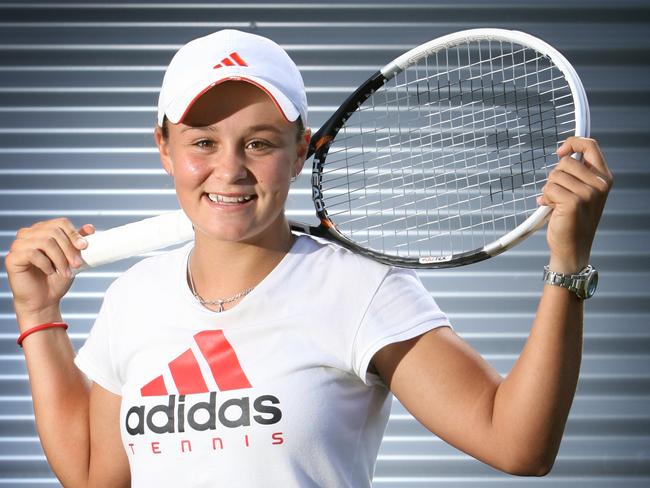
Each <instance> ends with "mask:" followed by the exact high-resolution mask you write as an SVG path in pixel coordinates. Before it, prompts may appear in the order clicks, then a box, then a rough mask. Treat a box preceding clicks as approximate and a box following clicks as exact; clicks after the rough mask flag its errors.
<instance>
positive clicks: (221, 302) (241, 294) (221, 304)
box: [187, 254, 255, 312]
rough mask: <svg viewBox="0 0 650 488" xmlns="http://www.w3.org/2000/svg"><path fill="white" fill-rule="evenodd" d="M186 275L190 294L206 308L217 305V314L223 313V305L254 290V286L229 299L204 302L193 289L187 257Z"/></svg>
mask: <svg viewBox="0 0 650 488" xmlns="http://www.w3.org/2000/svg"><path fill="white" fill-rule="evenodd" d="M190 257H191V254H190ZM187 275H188V276H189V278H190V288H191V290H192V294H193V295H194V297H195V298H196V299H197V300H198V301H199V303H200V304H201V305H203V306H206V305H218V306H219V310H217V312H223V310H224V309H223V306H224V304H226V303H231V302H234V301H235V300H239V299H240V298H242V297H245V296H246V295H248V294H249V293H250V292H251V291H253V288H255V287H254V286H251V287H250V288H248V289H246V290H244V291H240V292H239V293H237V294H236V295H233V296H231V297H228V298H222V299H216V300H211V301H208V300H204V299H203V297H202V296H201V295H199V294H198V293H197V292H196V288H195V287H194V280H193V279H192V271H191V270H190V258H189V257H188V258H187Z"/></svg>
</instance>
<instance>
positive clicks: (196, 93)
mask: <svg viewBox="0 0 650 488" xmlns="http://www.w3.org/2000/svg"><path fill="white" fill-rule="evenodd" d="M224 75H225V76H224ZM224 81H244V82H247V83H251V84H252V85H255V86H257V87H258V88H259V89H261V90H262V91H264V92H265V93H266V94H267V95H268V96H269V97H270V98H271V100H272V101H273V103H274V104H275V105H276V107H278V109H279V110H280V113H281V114H282V115H283V116H284V118H285V119H287V120H288V121H289V122H293V121H295V120H296V119H297V118H298V117H299V116H300V112H298V110H297V109H296V107H295V106H294V104H293V103H291V101H290V100H289V99H288V98H287V97H286V96H285V95H284V93H282V92H281V91H280V90H278V89H277V88H276V87H275V86H274V85H273V84H271V83H269V82H268V81H266V80H263V79H260V78H258V77H256V76H242V75H241V74H239V73H224V74H223V75H221V76H218V77H214V76H212V77H210V78H208V79H204V80H201V81H200V82H197V83H195V84H194V85H192V87H190V88H189V89H188V90H186V91H185V92H184V93H183V94H182V95H180V96H178V97H176V99H174V100H172V101H171V102H170V103H169V104H168V105H167V107H166V108H165V110H164V112H162V113H159V114H158V124H159V125H162V122H163V117H164V116H167V119H169V121H170V122H171V123H173V124H177V123H179V122H182V121H183V119H184V118H185V116H186V115H187V112H189V110H190V108H192V105H194V103H195V102H196V101H197V100H198V99H199V98H201V96H202V95H203V94H204V93H206V92H207V91H208V90H210V89H211V88H213V87H215V86H217V85H219V84H221V83H223V82H224Z"/></svg>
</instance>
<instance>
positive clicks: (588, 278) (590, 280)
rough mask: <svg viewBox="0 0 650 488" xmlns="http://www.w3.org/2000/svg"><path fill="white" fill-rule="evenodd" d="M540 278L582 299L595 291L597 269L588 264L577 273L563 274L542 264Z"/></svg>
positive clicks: (592, 294) (590, 295)
mask: <svg viewBox="0 0 650 488" xmlns="http://www.w3.org/2000/svg"><path fill="white" fill-rule="evenodd" d="M542 280H543V281H544V283H547V284H549V285H555V286H561V287H562V288H567V289H568V290H569V291H572V292H573V293H575V294H576V296H577V297H578V298H580V299H581V300H584V299H586V298H591V297H592V296H594V293H595V292H596V287H597V286H598V271H596V269H595V268H594V267H593V266H591V265H588V266H586V267H585V268H583V269H581V270H580V272H579V273H577V274H564V273H557V272H555V271H551V270H550V269H549V267H548V266H544V277H543V278H542Z"/></svg>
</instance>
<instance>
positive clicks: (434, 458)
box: [0, 0, 650, 488]
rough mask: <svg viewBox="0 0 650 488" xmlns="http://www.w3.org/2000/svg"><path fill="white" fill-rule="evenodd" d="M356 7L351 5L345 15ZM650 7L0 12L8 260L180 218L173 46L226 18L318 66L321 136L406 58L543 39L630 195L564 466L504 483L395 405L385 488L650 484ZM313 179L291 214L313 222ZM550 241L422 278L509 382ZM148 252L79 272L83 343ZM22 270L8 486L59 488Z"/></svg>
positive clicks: (1, 160) (8, 412)
mask: <svg viewBox="0 0 650 488" xmlns="http://www.w3.org/2000/svg"><path fill="white" fill-rule="evenodd" d="M339 6H340V7H341V8H339ZM649 26H650V2H648V1H634V0H619V1H617V2H611V1H600V0H593V1H587V0H563V1H559V0H551V1H540V0H538V1H515V0H510V1H500V0H493V1H491V2H479V1H474V2H470V1H466V0H456V1H454V2H446V3H442V2H434V1H430V2H422V1H419V2H404V3H402V2H394V1H392V2H391V1H385V0H382V1H379V2H377V1H375V2H368V3H365V4H364V3H355V4H350V3H346V2H339V1H329V2H327V3H313V2H309V1H305V2H294V3H283V4H277V3H274V2H258V3H255V4H253V3H250V2H238V3H232V4H219V3H217V2H197V3H192V4H182V3H167V2H140V3H133V2H126V1H124V2H110V3H90V2H81V1H75V2H68V3H61V2H41V3H36V2H32V1H24V2H16V3H0V252H1V253H2V256H4V255H5V254H6V252H7V249H8V247H9V245H10V243H11V241H12V240H13V238H14V235H15V232H16V231H17V229H18V228H20V227H24V226H28V225H31V223H33V222H35V221H38V220H43V219H47V218H52V217H55V216H68V217H69V218H71V219H72V220H73V222H74V223H75V224H77V225H81V224H83V223H86V222H92V223H93V224H95V226H96V227H97V228H98V229H104V228H107V227H110V226H113V225H117V224H122V223H126V222H129V221H132V220H136V219H138V218H141V217H143V216H148V215H153V214H156V213H159V212H161V211H164V210H170V209H173V208H176V200H175V197H174V194H173V186H172V184H171V182H170V180H169V179H168V178H167V177H166V175H165V174H164V172H163V171H162V169H161V168H160V165H159V162H158V159H157V155H156V151H155V147H154V145H153V140H152V136H151V131H152V128H153V124H154V121H155V105H156V100H157V91H158V88H159V85H160V83H161V80H162V75H163V71H164V68H165V66H166V64H167V63H168V61H169V60H170V58H171V56H172V54H173V52H174V51H175V50H176V49H177V48H178V47H180V45H182V44H183V43H184V42H186V41H188V40H189V39H191V38H194V37H197V36H199V35H202V34H206V33H208V32H211V31H213V30H217V29H219V28H224V27H235V28H239V29H243V30H249V31H253V32H257V33H260V34H262V35H266V36H269V37H271V38H272V39H274V40H276V41H277V42H279V43H280V44H281V45H283V47H285V48H286V49H287V50H288V52H289V53H290V54H291V56H292V57H293V58H294V60H295V61H296V62H297V63H298V65H299V67H300V68H301V70H302V72H303V75H304V78H305V83H306V86H307V91H308V97H309V102H310V106H311V121H310V123H311V125H312V127H313V128H317V127H318V126H319V124H321V123H322V122H323V121H324V120H325V118H326V117H327V116H328V114H330V113H331V112H332V110H333V109H335V108H336V107H337V106H338V104H339V103H340V102H341V101H342V100H343V98H344V97H345V95H346V94H347V93H348V92H349V91H351V90H352V89H353V88H354V87H355V86H356V85H357V84H358V83H359V82H360V81H362V80H364V79H365V78H366V77H367V76H368V75H369V74H370V73H371V72H373V71H374V70H376V69H377V68H378V67H379V66H381V65H383V64H384V63H385V62H386V61H388V60H390V59H392V58H393V57H395V56H396V55H398V54H399V53H401V52H402V51H404V50H406V49H408V48H411V47H413V46H414V45H416V44H419V43H421V42H424V41H426V40H428V39H431V38H433V37H437V36H439V35H442V34H445V33H449V32H452V31H455V30H460V29H466V28H472V27H503V28H516V29H520V30H524V31H527V32H529V33H531V34H534V35H537V36H539V37H542V38H543V39H545V40H547V41H548V42H550V43H551V44H553V45H554V46H555V47H557V48H558V49H559V50H561V51H562V52H563V53H564V54H565V55H566V56H567V57H568V58H569V60H570V61H571V62H573V63H574V64H575V66H576V69H577V71H578V73H579V74H580V76H581V77H582V79H583V82H584V84H585V87H586V89H587V93H588V96H589V99H590V102H591V106H592V121H593V136H594V137H596V138H598V139H599V141H600V142H601V145H602V147H603V150H604V152H605V154H606V156H607V158H608V159H609V163H610V166H611V167H612V169H613V171H614V173H615V176H616V184H615V188H614V190H613V191H612V193H611V196H610V200H609V202H608V206H607V208H606V210H605V215H604V216H603V220H602V225H601V227H600V229H599V233H598V235H597V238H596V242H595V244H594V248H593V259H592V263H593V264H594V265H595V266H596V267H597V268H598V269H599V270H600V271H601V282H600V288H599V290H598V294H597V295H596V297H595V298H593V299H592V300H591V301H589V302H588V303H587V305H586V324H585V348H584V352H585V355H584V362H583V369H582V374H581V379H580V383H579V387H578V393H577V396H576V399H575V402H574V406H573V409H572V411H571V416H570V419H569V422H568V425H567V428H566V435H565V437H564V441H563V444H562V447H561V450H560V454H559V458H558V460H557V462H556V465H555V468H554V470H553V472H552V474H551V475H549V476H548V477H546V478H543V479H522V478H516V477H510V476H507V475H503V474H500V473H497V472H496V471H494V470H492V469H490V468H488V467H486V466H485V465H483V464H481V463H479V462H478V461H475V460H473V459H471V458H469V457H467V456H466V455H464V454H462V453H460V452H458V451H456V450H455V449H453V448H451V447H449V446H447V445H445V444H444V443H443V442H441V441H440V440H438V439H437V438H436V437H434V436H433V435H431V434H429V433H428V432H427V431H425V430H424V428H422V427H421V426H420V425H419V424H418V423H417V422H416V421H415V420H413V419H412V418H411V417H410V415H408V413H407V412H405V410H404V409H403V408H402V407H401V406H400V405H399V404H398V403H397V402H396V404H395V405H394V408H393V414H392V417H391V421H390V423H389V426H388V430H387V433H386V437H385V440H384V444H383V446H382V449H381V451H380V456H379V460H378V464H377V470H376V478H375V485H376V486H378V487H391V488H392V487H402V486H404V487H407V486H409V487H410V486H462V487H484V486H491V487H493V486H511V485H517V486H519V485H526V486H527V485H539V484H543V485H545V486H553V487H554V488H560V487H587V486H589V487H592V486H596V487H619V486H620V487H642V486H643V487H648V486H650V301H649V299H650V293H649V292H648V282H649V280H650V245H649V243H650V192H649V190H650V163H649V160H650V157H649V156H648V154H649V152H650V130H649V128H648V125H649V124H648V122H649V120H650V117H649V111H648V108H649V106H650V91H649V86H650V85H649V82H648V80H649V79H650V29H649ZM308 181H309V172H308V171H306V172H305V173H304V174H303V175H302V176H301V178H300V180H299V182H298V184H297V185H296V186H295V187H294V191H292V194H291V196H290V202H289V214H290V215H291V217H293V218H298V219H300V220H307V221H313V220H314V217H313V207H312V205H311V200H310V196H309V193H310V192H309V188H308ZM546 255H547V254H546V247H545V243H544V235H543V233H539V234H537V235H535V236H534V237H533V238H531V239H530V240H528V241H527V242H525V243H524V244H523V245H521V246H520V247H517V248H515V249H514V250H512V251H510V252H508V253H506V254H505V255H502V256H500V257H498V258H496V259H493V260H490V261H487V262H484V263H479V264H476V265H473V266H470V267H467V268H462V269H454V270H449V271H430V272H424V273H422V278H423V280H424V282H425V284H426V286H427V287H428V289H429V290H430V291H431V293H432V294H433V295H434V296H435V298H436V300H437V301H438V302H439V304H440V305H441V306H442V308H443V309H444V310H446V311H447V312H448V313H449V315H450V316H451V318H452V320H453V323H454V324H455V326H456V329H457V331H458V332H459V333H461V335H463V337H465V338H466V339H467V340H468V341H469V342H470V343H471V344H473V345H474V346H475V347H476V348H477V349H478V350H479V351H480V352H481V353H482V354H483V355H484V356H485V357H486V358H487V359H488V360H489V361H490V362H491V363H492V364H494V365H495V366H496V367H497V369H498V370H499V371H500V372H502V373H503V374H506V373H507V372H508V370H509V368H510V367H511V365H512V363H513V361H514V359H515V357H516V355H517V354H518V353H519V351H520V349H521V347H522V344H523V342H524V340H525V337H526V334H527V332H528V329H529V326H530V323H531V321H532V318H533V313H534V310H535V307H536V303H537V298H538V296H539V293H540V290H541V286H542V285H541V282H540V277H541V269H542V266H543V265H544V264H545V263H546ZM134 262H135V259H131V260H127V261H124V262H120V263H116V264H114V265H109V266H106V267H104V268H101V269H98V270H96V271H92V272H88V273H84V274H82V275H80V276H79V277H78V278H77V279H76V281H75V284H74V286H73V288H72V290H71V291H70V293H69V294H68V295H67V297H66V298H65V299H64V303H63V311H64V317H65V319H66V320H67V321H68V322H69V323H70V325H71V328H70V330H69V332H70V333H71V337H72V338H73V341H74V343H75V346H76V347H79V346H80V345H81V343H82V342H83V340H84V339H85V337H86V334H87V332H88V330H89V328H90V326H91V325H92V322H93V319H94V317H95V314H96V313H97V311H98V309H99V306H100V303H101V299H102V296H103V293H104V290H106V288H107V286H108V284H109V283H110V282H111V281H112V280H113V279H114V278H115V277H116V276H118V274H119V273H120V272H121V271H123V270H124V269H126V268H127V267H128V266H130V265H131V264H133V263H134ZM16 331H17V328H16V325H15V323H14V318H13V314H12V308H11V298H10V293H9V288H8V284H7V280H6V273H5V272H4V270H2V274H0V485H5V486H29V487H32V486H33V487H36V486H41V485H42V484H43V483H46V484H50V485H54V486H58V482H57V481H56V479H55V478H54V476H53V475H52V473H51V472H50V470H49V467H48V465H47V463H46V461H45V458H44V456H43V453H42V450H41V448H40V444H39V442H38V439H37V437H36V433H35V429H34V420H33V412H32V408H31V398H30V396H29V384H28V380H27V376H26V370H25V365H24V359H23V356H22V354H21V351H20V349H18V348H17V347H16V344H15V339H16V336H17V333H16Z"/></svg>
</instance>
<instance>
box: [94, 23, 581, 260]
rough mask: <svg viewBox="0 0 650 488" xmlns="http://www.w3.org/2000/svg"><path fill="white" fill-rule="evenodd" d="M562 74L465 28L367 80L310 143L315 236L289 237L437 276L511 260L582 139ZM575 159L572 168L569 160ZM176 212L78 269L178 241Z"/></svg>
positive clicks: (506, 37)
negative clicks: (567, 149) (562, 154)
mask: <svg viewBox="0 0 650 488" xmlns="http://www.w3.org/2000/svg"><path fill="white" fill-rule="evenodd" d="M589 124H590V121H589V107H588V104H587V98H586V95H585V92H584V88H583V86H582V83H581V82H580V79H579V78H578V75H577V74H576V72H575V70H574V69H573V67H572V66H571V64H570V63H569V62H568V61H567V60H566V59H565V58H564V56H562V54H560V53H559V52H558V51H556V50H555V49H554V48H553V47H551V46H549V45H548V44H547V43H545V42H544V41H541V40H540V39H537V38H535V37H533V36H531V35H528V34H525V33H522V32H517V31H510V30H502V29H472V30H466V31H461V32H457V33H454V34H450V35H446V36H443V37H440V38H438V39H434V40H432V41H429V42H427V43H425V44H422V45H420V46H418V47H416V48H414V49H411V50H410V51H408V52H406V53H404V54H402V55H401V56H399V57H398V58H396V59H394V60H393V61H391V62H390V63H388V64H387V65H386V66H384V67H383V68H381V69H380V70H379V71H377V72H376V73H374V74H373V75H372V76H371V77H370V78H369V79H368V80H367V81H366V82H365V83H363V84H362V85H361V86H360V87H359V88H357V90H356V91H355V92H354V93H352V94H351V95H350V96H349V97H348V98H347V100H345V102H343V104H342V105H341V106H340V107H339V108H338V110H337V111H336V112H335V113H334V114H333V115H332V116H331V117H330V119H329V120H328V121H327V122H326V123H325V124H324V125H323V126H322V127H321V128H320V130H318V132H316V134H314V136H313V137H312V142H311V145H310V150H309V154H308V157H310V156H311V155H312V154H313V156H314V160H313V171H312V178H311V186H312V198H313V201H314V206H315V208H316V214H317V216H318V219H319V220H320V225H318V226H312V225H307V224H301V223H296V222H292V223H291V226H292V229H293V230H294V231H298V232H302V233H306V234H310V235H313V236H316V237H320V238H324V239H327V240H330V241H333V242H336V243H338V244H339V245H341V246H343V247H345V248H347V249H350V250H352V251H354V252H357V253H359V254H362V255H365V256H368V257H370V258H372V259H376V260H378V261H381V262H383V263H387V264H390V265H394V266H403V267H410V268H444V267H453V266H460V265H465V264H470V263H474V262H477V261H481V260H484V259H487V258H489V257H492V256H496V255H498V254H500V253H502V252H503V251H505V250H506V249H509V248H511V247H512V246H514V245H515V244H517V243H518V242H520V241H521V240H523V239H524V238H526V237H527V236H528V235H530V234H531V233H532V232H534V231H535V230H536V229H538V228H539V227H541V226H542V225H543V224H544V223H545V220H546V218H547V216H548V214H549V212H550V209H549V208H548V207H544V206H541V207H540V206H538V205H537V202H536V197H537V196H538V195H540V194H541V189H542V187H543V186H544V184H545V182H546V180H547V178H548V174H549V172H550V171H551V170H552V169H553V167H554V166H555V165H556V164H557V163H558V156H557V155H556V153H555V151H556V149H557V148H558V146H559V144H560V143H561V142H562V141H563V140H564V139H566V138H567V137H568V136H572V135H577V136H588V135H589ZM574 157H579V155H574ZM193 237H194V233H193V229H192V225H191V223H190V222H189V220H188V219H187V217H186V216H185V214H184V213H183V212H182V211H177V212H172V213H169V214H165V215H162V216H158V217H153V218H151V219H146V220H144V221H141V222H136V223H133V224H128V225H126V226H122V227H117V228H114V229H110V230H108V231H106V232H101V233H98V234H96V235H92V236H89V237H88V240H89V245H88V247H87V249H86V250H85V251H82V257H83V259H84V260H85V262H86V263H87V265H88V266H97V265H99V264H103V263H106V262H111V261H115V260H118V259H121V258H124V257H128V256H133V255H137V254H141V253H144V252H149V251H152V250H155V249H158V248H161V247H166V246H168V245H172V244H175V243H179V242H183V241H187V240H190V239H192V238H193Z"/></svg>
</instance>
